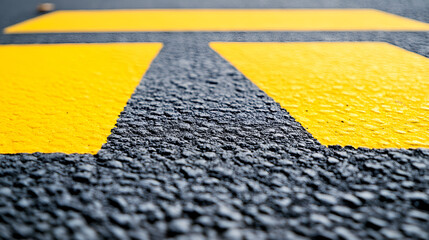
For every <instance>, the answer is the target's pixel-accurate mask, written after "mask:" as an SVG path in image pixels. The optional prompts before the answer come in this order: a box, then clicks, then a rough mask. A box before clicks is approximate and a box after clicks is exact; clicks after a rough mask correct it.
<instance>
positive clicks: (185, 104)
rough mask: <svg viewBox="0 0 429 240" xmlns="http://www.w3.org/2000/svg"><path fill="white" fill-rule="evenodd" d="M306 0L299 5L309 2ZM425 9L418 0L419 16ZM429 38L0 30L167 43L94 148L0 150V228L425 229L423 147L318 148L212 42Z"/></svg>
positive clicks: (423, 48)
mask: <svg viewBox="0 0 429 240" xmlns="http://www.w3.org/2000/svg"><path fill="white" fill-rule="evenodd" d="M163 2H164V1H161V3H163ZM188 2H192V1H188ZM272 2H275V1H272ZM307 2H309V1H305V4H303V5H302V7H306V6H313V5H310V4H309V3H307ZM321 2H324V1H321ZM325 2H326V1H325ZM368 2H369V1H365V2H364V3H365V4H363V5H362V7H371V5H369V3H368ZM382 2H383V3H384V4H385V5H383V6H386V8H389V7H390V8H393V10H395V9H396V11H398V12H401V11H403V12H404V13H408V14H409V15H410V16H412V13H413V12H412V11H411V10H410V7H409V6H410V5H411V6H413V7H415V6H414V5H413V4H412V3H414V4H416V5H417V6H418V4H422V2H421V1H413V2H411V3H405V2H404V3H403V5H397V4H396V5H395V4H392V6H390V5H387V3H386V1H382ZM184 3H187V1H185V2H184ZM63 4H65V3H63ZM76 4H77V3H76ZM153 4H155V3H153ZM306 4H307V5H306ZM318 4H320V3H317V4H315V5H314V6H315V7H319V5H318ZM298 5H299V4H297V6H298ZM379 5H380V3H379V2H378V3H377V6H379ZM35 6H36V5H35ZM56 6H57V7H58V8H61V2H59V3H56ZM172 6H173V7H175V6H174V4H173V5H172ZM183 6H185V7H186V6H187V5H186V4H184V5H183ZM202 6H203V7H204V6H206V5H204V4H202ZM237 6H239V4H238V3H237ZM249 6H250V7H252V6H256V5H251V4H250V5H249ZM272 6H273V7H279V6H277V5H275V4H273V5H272ZM344 6H351V7H353V6H354V5H353V4H352V3H350V4H349V5H344V4H343V5H341V4H340V7H344ZM377 6H375V8H377ZM398 6H399V8H398ZM400 6H403V8H400ZM426 6H427V5H426ZM160 7H165V6H161V5H160ZM220 7H222V6H220ZM226 7H230V6H226ZM256 7H257V6H256ZM76 8H78V7H76ZM82 8H83V7H82ZM393 10H392V11H391V12H394V11H393ZM427 10H428V8H427V7H426V10H422V9H421V8H415V11H416V12H417V13H416V14H417V16H420V17H421V18H424V14H423V13H422V11H426V13H427ZM24 16H26V17H29V16H28V15H24ZM426 16H429V14H427V15H426ZM20 17H23V16H20ZM26 17H24V18H26ZM416 18H417V17H416ZM2 19H3V20H4V19H9V18H7V17H4V16H3V18H2ZM10 19H18V18H16V17H15V18H14V17H10ZM426 19H427V18H426ZM423 20H424V19H423ZM4 21H6V22H7V20H4ZM11 21H12V22H13V21H14V20H10V22H11ZM10 22H9V24H10ZM428 38H429V33H426V32H422V33H411V32H409V33H402V32H398V33H385V32H358V33H357V32H330V33H322V32H312V33H298V32H290V33H286V32H283V33H282V32H277V33H270V32H256V33H122V34H113V33H101V34H39V35H0V42H1V43H3V44H11V43H17V44H20V43H52V42H115V41H130V42H136V41H160V42H163V43H164V48H163V49H162V51H161V52H160V54H159V55H158V57H157V58H156V59H155V60H154V62H153V64H152V66H151V68H150V69H149V70H148V72H147V74H146V75H145V77H144V78H143V80H142V82H141V84H140V85H139V86H138V87H137V89H136V92H135V93H134V95H133V96H132V98H131V99H130V100H129V102H128V104H127V106H126V107H125V109H124V111H123V112H122V113H121V115H120V118H119V119H118V122H117V127H116V128H115V129H113V131H112V134H111V135H110V136H109V138H108V141H107V143H106V144H105V145H104V146H103V148H102V150H101V151H100V152H99V153H98V154H97V155H95V156H93V155H78V154H72V155H66V154H61V153H54V154H41V153H35V154H16V155H0V238H1V239H10V238H17V239H20V238H21V239H28V238H31V239H84V240H90V239H99V238H106V239H160V238H166V237H171V238H177V239H216V238H222V239H257V240H259V239H338V240H340V239H342V240H354V239H423V240H424V239H428V238H429V232H428V229H429V211H428V209H429V174H428V171H429V150H428V149H414V150H406V149H384V150H371V149H365V148H359V149H354V148H352V147H344V148H341V147H338V146H331V147H324V146H322V145H320V144H319V143H318V142H317V141H316V140H315V139H314V138H312V136H311V135H310V134H309V133H307V132H306V131H305V129H303V128H302V126H301V125H300V124H299V123H297V122H296V121H295V120H294V119H293V118H292V117H291V116H290V115H289V114H288V112H287V111H286V110H284V109H282V108H281V107H280V106H279V105H278V104H277V103H275V102H274V101H273V100H272V99H271V98H269V97H268V96H267V95H266V94H265V93H263V92H262V91H261V90H259V89H258V88H257V87H256V86H255V85H254V84H252V83H251V82H250V81H249V80H247V79H246V78H245V77H244V76H243V75H242V74H241V73H240V72H238V71H237V70H236V69H234V68H233V67H232V66H231V65H230V64H229V63H228V62H226V61H225V60H223V59H222V58H221V57H220V56H219V55H217V54H216V53H215V52H214V51H212V50H211V49H210V48H209V47H208V42H210V41H281V42H287V41H385V42H389V43H392V44H395V45H397V46H400V47H402V48H405V49H407V50H409V51H413V52H416V53H419V54H421V55H424V56H426V57H428V56H429V45H428V42H427V39H428Z"/></svg>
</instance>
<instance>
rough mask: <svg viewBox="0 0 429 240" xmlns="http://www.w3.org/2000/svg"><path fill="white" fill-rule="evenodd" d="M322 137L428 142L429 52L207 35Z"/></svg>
mask: <svg viewBox="0 0 429 240" xmlns="http://www.w3.org/2000/svg"><path fill="white" fill-rule="evenodd" d="M210 46H211V47H212V48H213V49H214V50H215V51H217V52H218V53H219V54H220V55H222V56H223V57H224V58H225V59H226V60H228V61H229V62H230V63H231V64H233V65H234V66H235V67H236V68H237V69H238V70H239V71H241V72H242V73H243V74H244V75H246V76H247V77H248V78H249V79H250V80H251V81H253V82H254V83H255V84H256V85H257V86H259V87H260V88H261V89H262V90H263V91H265V92H266V93H267V94H268V95H269V96H271V97H272V98H273V99H274V100H275V101H277V102H279V103H280V104H281V106H282V107H283V108H285V109H286V110H287V111H289V112H290V113H291V115H292V116H293V117H294V118H295V119H296V120H297V121H298V122H299V123H301V124H302V125H303V126H304V127H305V128H306V129H307V130H308V131H309V132H310V133H311V134H312V135H313V136H314V137H315V138H316V139H317V140H319V141H320V142H321V143H322V144H324V145H341V146H345V145H352V146H354V147H369V148H418V147H429V134H428V132H429V59H427V58H426V57H423V56H421V55H418V54H415V53H412V52H409V51H406V50H404V49H402V48H399V47H396V46H393V45H390V44H387V43H381V42H307V43H211V44H210Z"/></svg>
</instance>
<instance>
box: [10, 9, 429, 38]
mask: <svg viewBox="0 0 429 240" xmlns="http://www.w3.org/2000/svg"><path fill="white" fill-rule="evenodd" d="M134 31H155V32H157V31H429V24H427V23H424V22H419V21H416V20H413V19H409V18H405V17H401V16H398V15H394V14H390V13H387V12H383V11H379V10H375V9H146V10H143V9H140V10H138V9H135V10H66V11H56V12H53V13H49V14H46V15H42V16H39V17H36V18H33V19H29V20H27V21H24V22H21V23H18V24H15V25H13V26H10V27H8V28H6V29H5V31H4V32H5V33H50V32H134Z"/></svg>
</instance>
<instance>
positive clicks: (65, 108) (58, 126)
mask: <svg viewBox="0 0 429 240" xmlns="http://www.w3.org/2000/svg"><path fill="white" fill-rule="evenodd" d="M161 47H162V44H161V43H108V44H107V43H106V44H46V45H37V44H34V45H3V46H0V65H1V68H0V92H1V94H0V123H1V124H0V154H4V153H32V152H44V153H51V152H64V153H92V154H94V153H96V152H97V151H98V150H99V149H100V148H101V146H102V144H103V143H105V142H106V139H107V136H108V135H109V134H110V131H111V129H112V128H113V127H114V125H115V123H116V120H117V118H118V115H119V114H120V112H121V111H122V110H123V108H124V107H125V105H126V103H127V101H128V99H129V98H130V96H131V94H132V93H133V91H134V89H135V87H136V86H137V85H138V84H139V82H140V80H141V78H142V76H143V74H144V73H145V71H146V70H147V69H148V67H149V65H150V63H151V61H152V60H153V59H154V57H155V56H156V55H157V53H158V52H159V50H160V49H161Z"/></svg>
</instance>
